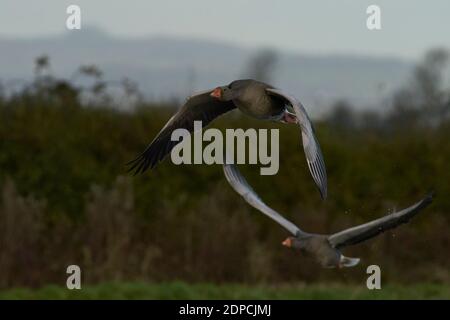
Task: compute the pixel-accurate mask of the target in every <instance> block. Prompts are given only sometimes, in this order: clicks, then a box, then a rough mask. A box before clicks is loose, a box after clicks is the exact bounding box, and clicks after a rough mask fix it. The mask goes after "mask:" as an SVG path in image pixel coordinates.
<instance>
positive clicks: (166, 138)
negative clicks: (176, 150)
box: [128, 79, 327, 199]
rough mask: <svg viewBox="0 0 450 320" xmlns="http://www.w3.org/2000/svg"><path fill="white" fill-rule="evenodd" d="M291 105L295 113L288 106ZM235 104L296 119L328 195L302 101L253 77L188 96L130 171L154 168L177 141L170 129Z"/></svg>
mask: <svg viewBox="0 0 450 320" xmlns="http://www.w3.org/2000/svg"><path fill="white" fill-rule="evenodd" d="M288 106H290V107H292V109H293V110H294V112H295V113H291V112H289V110H288ZM236 108H238V109H239V110H241V111H242V112H243V113H245V114H247V115H249V116H251V117H254V118H257V119H263V120H272V121H279V122H283V123H298V124H299V125H300V128H301V132H302V141H303V148H304V151H305V156H306V160H307V163H308V168H309V170H310V172H311V175H312V177H313V179H314V182H315V183H316V185H317V187H318V188H319V191H320V195H321V197H322V199H325V198H326V196H327V174H326V170H325V163H324V161H323V156H322V152H321V150H320V146H319V143H318V142H317V139H316V137H315V133H314V128H313V126H312V123H311V121H310V119H309V117H308V114H307V113H306V110H305V108H304V107H303V105H302V104H301V103H300V102H299V101H298V100H297V99H295V98H294V97H292V96H290V95H288V94H285V93H283V92H282V91H281V90H279V89H275V88H274V87H272V86H270V85H268V84H266V83H263V82H259V81H256V80H252V79H246V80H236V81H233V82H231V83H230V84H229V85H225V86H221V87H217V88H215V89H211V90H206V91H203V92H201V93H198V94H195V95H193V96H191V97H189V98H188V99H187V101H186V103H185V104H184V105H183V107H181V109H180V110H179V111H178V112H177V113H176V114H175V115H174V116H173V117H172V118H170V120H169V121H168V122H167V123H166V125H165V126H164V127H163V128H162V130H161V131H160V132H159V133H158V135H157V136H156V137H155V139H154V140H153V141H152V142H151V143H150V144H149V145H148V147H147V148H146V149H145V151H144V152H143V153H141V154H140V155H139V156H138V157H137V158H136V159H134V160H133V161H131V162H129V163H128V165H130V169H129V170H130V171H134V173H135V174H137V173H143V172H144V171H146V170H147V169H148V168H149V167H150V168H153V167H154V166H155V165H156V164H157V163H158V162H159V161H161V160H163V159H164V157H165V156H166V155H167V154H168V153H170V151H171V150H172V149H173V147H174V146H175V145H176V144H177V143H178V141H171V135H172V132H173V131H174V130H175V129H178V128H184V129H187V130H189V131H190V132H192V131H193V130H194V121H196V120H201V121H202V125H203V126H207V125H208V124H209V123H210V122H211V121H212V120H214V119H215V118H217V117H218V116H220V115H222V114H224V113H226V112H228V111H231V110H233V109H236Z"/></svg>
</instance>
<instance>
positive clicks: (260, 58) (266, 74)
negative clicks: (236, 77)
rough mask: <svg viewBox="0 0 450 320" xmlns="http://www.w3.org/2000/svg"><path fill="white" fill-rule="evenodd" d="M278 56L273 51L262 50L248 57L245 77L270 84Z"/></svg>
mask: <svg viewBox="0 0 450 320" xmlns="http://www.w3.org/2000/svg"><path fill="white" fill-rule="evenodd" d="M277 60H278V55H277V53H276V52H275V51H274V50H271V49H263V50H260V51H258V52H256V53H255V54H254V55H253V56H251V57H250V59H249V61H248V64H247V68H246V72H245V74H244V75H245V77H248V78H252V79H255V80H259V81H264V82H270V81H271V80H272V77H273V73H274V71H275V67H276V63H277Z"/></svg>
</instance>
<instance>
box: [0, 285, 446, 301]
mask: <svg viewBox="0 0 450 320" xmlns="http://www.w3.org/2000/svg"><path fill="white" fill-rule="evenodd" d="M0 299H289V300H290V299H293V300H297V299H300V300H301V299H450V287H449V286H448V285H438V284H415V285H411V286H408V285H406V286H401V285H387V286H382V288H381V290H368V289H367V288H366V287H364V286H362V285H361V286H357V285H351V286H350V285H342V284H331V285H330V284H318V285H305V284H296V285H281V286H273V285H253V286H247V285H237V284H225V285H214V284H208V283H199V284H187V283H185V282H169V283H158V284H155V283H138V282H135V283H132V282H130V283H119V282H116V283H103V284H100V285H96V286H86V287H84V288H82V289H81V290H68V289H66V288H64V287H58V286H54V285H52V286H45V287H43V288H41V289H35V290H33V289H22V288H16V289H10V290H5V291H0Z"/></svg>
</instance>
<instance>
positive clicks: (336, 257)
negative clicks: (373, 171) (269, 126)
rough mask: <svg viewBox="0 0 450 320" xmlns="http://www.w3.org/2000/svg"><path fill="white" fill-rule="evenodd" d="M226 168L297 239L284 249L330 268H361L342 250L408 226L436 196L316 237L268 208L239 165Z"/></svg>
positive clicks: (230, 177)
mask: <svg viewBox="0 0 450 320" xmlns="http://www.w3.org/2000/svg"><path fill="white" fill-rule="evenodd" d="M223 169H224V173H225V177H226V178H227V180H228V182H229V183H230V185H231V186H232V187H233V189H234V190H235V191H236V192H237V193H239V194H240V195H241V196H242V197H243V198H244V199H245V201H247V202H248V203H249V204H250V205H251V206H252V207H254V208H256V209H257V210H259V211H261V212H262V213H263V214H265V215H266V216H268V217H269V218H271V219H273V220H275V221H276V222H277V223H278V224H280V225H281V226H282V227H284V228H285V229H287V230H288V231H289V232H290V233H292V235H293V236H291V237H288V238H287V239H286V240H284V241H283V243H282V244H283V245H284V246H286V247H289V248H293V249H296V250H300V251H303V252H306V253H308V254H310V255H312V256H313V257H315V259H316V260H317V261H318V262H319V263H320V264H321V265H322V266H323V267H326V268H336V267H337V268H342V267H353V266H355V265H357V264H358V263H359V261H360V259H359V258H349V257H346V256H344V255H343V254H342V253H341V251H340V250H341V249H342V248H344V247H346V246H350V245H354V244H357V243H360V242H363V241H365V240H367V239H370V238H373V237H375V236H377V235H379V234H380V233H382V232H384V231H386V230H389V229H393V228H395V227H397V226H399V225H400V224H403V223H407V222H408V221H409V220H410V219H411V218H412V217H414V216H415V215H416V214H417V213H419V212H420V210H422V209H423V208H425V207H426V206H428V205H429V204H430V203H431V201H432V197H433V196H432V194H429V195H427V196H426V197H425V198H424V199H422V200H421V201H419V202H417V203H416V204H414V205H412V206H410V207H408V208H406V209H403V210H401V211H399V212H395V213H392V214H389V215H386V216H384V217H381V218H379V219H376V220H373V221H370V222H367V223H365V224H362V225H359V226H355V227H352V228H349V229H345V230H343V231H340V232H337V233H334V234H331V235H322V234H313V233H307V232H305V231H303V230H301V229H300V228H299V227H297V226H296V225H295V224H293V223H292V222H291V221H289V220H287V219H285V218H284V217H283V216H281V215H280V214H279V213H278V212H276V211H275V210H273V209H272V208H270V207H269V206H267V205H266V204H265V203H264V202H263V201H262V200H261V198H260V197H259V196H258V194H256V192H255V191H254V190H253V189H252V187H251V186H250V185H249V184H248V183H247V181H246V180H245V178H244V177H243V176H242V175H241V173H240V172H239V170H238V169H237V167H236V166H235V165H232V164H225V165H224V166H223Z"/></svg>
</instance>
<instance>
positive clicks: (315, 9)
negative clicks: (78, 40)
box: [0, 0, 450, 59]
mask: <svg viewBox="0 0 450 320" xmlns="http://www.w3.org/2000/svg"><path fill="white" fill-rule="evenodd" d="M70 4H77V5H79V6H80V7H81V14H82V27H87V26H97V27H100V28H102V29H104V30H105V31H107V32H109V33H111V34H114V35H117V36H120V37H142V36H154V35H171V36H177V37H195V38H202V39H215V40H217V41H227V42H231V43H236V44H238V45H245V46H249V47H259V46H264V47H273V48H275V49H279V50H286V51H293V52H307V53H321V54H332V53H356V54H365V55H390V56H397V57H404V58H408V59H416V58H418V57H419V56H420V55H421V54H422V53H423V52H424V51H425V50H426V49H428V48H430V47H436V46H441V47H442V46H444V47H447V48H448V47H450V19H449V18H448V16H449V14H450V1H448V0H433V1H407V0H372V1H366V0H359V1H355V0H340V1H336V0H329V1H327V0H320V1H299V0H283V1H275V0H271V1H269V0H226V1H211V0H190V1H170V0H129V1H107V0H95V1H93V0H78V1H75V0H70V1H66V0H39V1H29V0H27V1H26V0H1V1H0V36H8V37H14V38H15V37H21V38H24V37H25V38H29V37H37V36H48V35H55V34H61V33H64V32H67V30H66V29H65V20H66V17H67V14H66V8H67V6H68V5H70ZM370 4H377V5H379V6H380V8H381V22H382V30H379V31H369V30H368V29H367V28H366V18H367V14H366V8H367V7H368V5H370ZM71 32H83V30H81V31H71Z"/></svg>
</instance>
